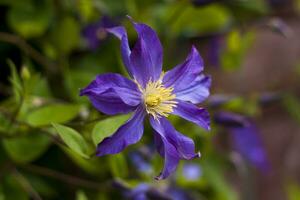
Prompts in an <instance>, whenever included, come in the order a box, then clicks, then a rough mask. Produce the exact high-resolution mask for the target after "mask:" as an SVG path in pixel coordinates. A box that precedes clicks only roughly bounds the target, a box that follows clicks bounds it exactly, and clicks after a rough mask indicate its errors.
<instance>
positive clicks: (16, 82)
mask: <svg viewBox="0 0 300 200" xmlns="http://www.w3.org/2000/svg"><path fill="white" fill-rule="evenodd" d="M7 63H8V65H9V67H10V71H11V75H10V78H9V81H10V83H11V85H12V87H13V92H14V97H15V100H16V102H17V103H20V102H21V96H22V93H23V86H22V81H21V78H20V76H19V74H18V72H17V68H16V65H15V64H14V63H13V62H12V61H11V60H7Z"/></svg>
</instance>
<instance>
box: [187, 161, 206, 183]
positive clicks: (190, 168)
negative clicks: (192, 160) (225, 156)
mask: <svg viewBox="0 0 300 200" xmlns="http://www.w3.org/2000/svg"><path fill="white" fill-rule="evenodd" d="M182 172H183V175H184V177H185V178H186V179H187V180H189V181H196V180H199V179H200V177H201V176H202V169H201V167H200V166H199V164H185V165H183V170H182Z"/></svg>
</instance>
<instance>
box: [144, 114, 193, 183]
mask: <svg viewBox="0 0 300 200" xmlns="http://www.w3.org/2000/svg"><path fill="white" fill-rule="evenodd" d="M150 123H151V126H152V127H153V128H154V130H155V142H156V145H157V150H158V151H159V153H160V154H161V155H162V156H163V157H164V158H165V165H164V169H163V171H162V172H161V174H160V175H159V176H158V177H157V179H164V178H167V177H168V176H169V175H170V174H171V173H172V172H173V171H174V170H175V169H176V167H177V164H178V162H179V160H180V159H185V160H190V159H193V158H196V157H199V154H198V153H195V145H194V142H193V140H192V139H190V138H188V137H186V136H184V135H182V134H181V133H179V132H178V131H176V130H175V128H174V127H173V126H172V125H171V123H170V122H169V121H168V120H167V119H166V118H161V119H160V120H159V121H157V120H155V119H154V118H152V117H150Z"/></svg>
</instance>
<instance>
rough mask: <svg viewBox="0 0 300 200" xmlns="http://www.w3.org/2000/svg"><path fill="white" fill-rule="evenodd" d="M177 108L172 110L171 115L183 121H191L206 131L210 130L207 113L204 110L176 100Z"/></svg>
mask: <svg viewBox="0 0 300 200" xmlns="http://www.w3.org/2000/svg"><path fill="white" fill-rule="evenodd" d="M177 102H178V103H177V106H176V107H175V108H174V111H173V113H172V114H174V115H178V116H180V117H182V118H183V119H186V120H188V121H191V122H193V123H195V124H197V125H198V126H201V127H202V128H204V129H206V130H210V121H209V113H208V112H207V111H206V110H205V109H204V108H198V107H197V106H195V105H193V104H191V103H188V102H184V101H178V100H177Z"/></svg>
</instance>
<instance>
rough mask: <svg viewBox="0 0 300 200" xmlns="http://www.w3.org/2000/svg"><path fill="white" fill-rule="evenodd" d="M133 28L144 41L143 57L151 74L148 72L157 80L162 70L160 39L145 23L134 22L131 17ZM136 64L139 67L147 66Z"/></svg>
mask: <svg viewBox="0 0 300 200" xmlns="http://www.w3.org/2000/svg"><path fill="white" fill-rule="evenodd" d="M131 21H132V23H133V26H134V28H135V30H136V31H137V33H138V37H139V38H141V39H142V40H143V41H144V42H143V43H142V44H143V45H144V47H143V48H144V49H145V51H146V52H145V54H146V55H144V56H145V57H146V56H147V58H145V59H146V61H145V62H148V63H147V65H148V66H149V68H151V70H149V71H150V72H151V73H152V74H149V75H150V76H151V77H152V78H153V80H157V79H158V78H159V76H160V74H161V71H162V60H163V48H162V45H161V43H160V40H159V38H158V36H157V34H156V32H155V31H154V30H153V29H152V28H151V27H149V26H147V25H146V24H141V23H136V22H134V21H133V20H132V19H131ZM147 65H145V66H138V67H139V68H142V67H147Z"/></svg>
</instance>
